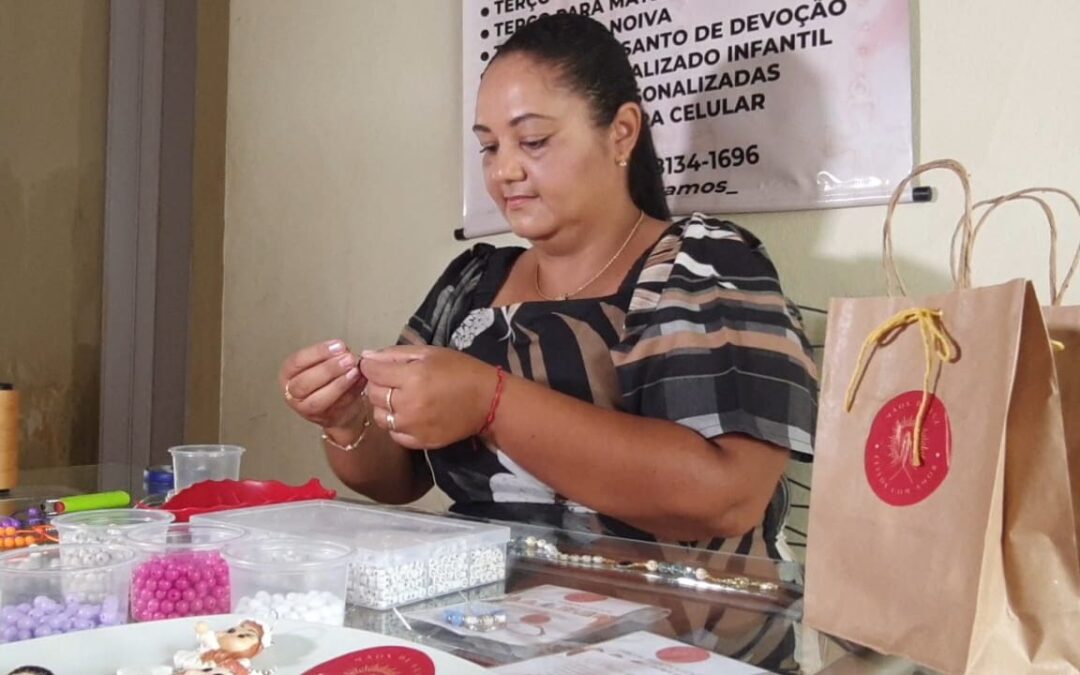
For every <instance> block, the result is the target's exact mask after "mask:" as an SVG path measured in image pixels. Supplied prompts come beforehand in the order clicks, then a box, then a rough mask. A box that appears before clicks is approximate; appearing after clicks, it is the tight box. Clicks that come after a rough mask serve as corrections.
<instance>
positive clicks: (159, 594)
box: [154, 591, 166, 600]
mask: <svg viewBox="0 0 1080 675" xmlns="http://www.w3.org/2000/svg"><path fill="white" fill-rule="evenodd" d="M165 595H166V593H165V591H154V597H155V598H157V599H158V600H164V599H165Z"/></svg>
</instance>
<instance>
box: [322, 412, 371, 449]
mask: <svg viewBox="0 0 1080 675" xmlns="http://www.w3.org/2000/svg"><path fill="white" fill-rule="evenodd" d="M370 426H371V416H367V417H365V418H364V425H363V426H362V427H360V435H359V436H357V437H356V440H355V441H353V442H352V443H349V444H348V445H342V444H340V443H338V442H337V441H335V440H334V439H332V438H330V435H329V434H327V433H326V431H325V430H324V431H323V434H322V439H323V440H324V441H325V442H326V444H327V445H329V446H332V447H335V448H337V449H338V450H344V451H345V452H350V451H352V450H355V449H356V448H357V446H359V445H360V444H361V443H362V442H363V441H364V437H365V436H367V432H368V427H370Z"/></svg>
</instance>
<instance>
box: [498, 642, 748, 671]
mask: <svg viewBox="0 0 1080 675" xmlns="http://www.w3.org/2000/svg"><path fill="white" fill-rule="evenodd" d="M491 672H493V673H498V675H608V674H609V673H619V674H620V675H763V674H767V673H768V672H769V671H767V670H762V669H761V668H758V667H756V666H751V665H748V664H745V663H742V662H741V661H736V660H734V659H729V658H727V657H726V656H720V655H719V654H714V653H712V652H710V651H708V650H706V649H702V648H700V647H691V646H690V645H686V644H683V643H681V642H676V641H675V640H670V639H668V638H665V637H660V636H659V635H653V634H652V633H646V632H644V631H640V632H637V633H630V634H629V635H624V636H622V637H619V638H616V639H614V640H608V641H607V642H601V643H599V644H595V645H589V646H588V647H582V648H580V649H575V650H572V651H569V652H564V653H562V654H553V655H551V656H541V657H540V658H536V659H529V660H528V661H522V662H520V663H513V664H510V665H507V666H501V667H499V668H493V669H492V670H491Z"/></svg>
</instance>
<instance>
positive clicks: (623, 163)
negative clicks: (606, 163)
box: [617, 159, 626, 167]
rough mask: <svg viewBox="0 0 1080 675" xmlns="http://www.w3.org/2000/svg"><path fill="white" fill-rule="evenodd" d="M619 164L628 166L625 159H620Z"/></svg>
mask: <svg viewBox="0 0 1080 675" xmlns="http://www.w3.org/2000/svg"><path fill="white" fill-rule="evenodd" d="M617 164H618V165H619V166H622V167H625V166H626V160H625V159H620V160H619V161H618V162H617Z"/></svg>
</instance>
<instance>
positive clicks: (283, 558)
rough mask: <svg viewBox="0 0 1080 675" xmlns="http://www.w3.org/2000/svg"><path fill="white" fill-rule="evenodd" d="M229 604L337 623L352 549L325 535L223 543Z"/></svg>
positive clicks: (242, 610)
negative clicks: (320, 538) (322, 537)
mask: <svg viewBox="0 0 1080 675" xmlns="http://www.w3.org/2000/svg"><path fill="white" fill-rule="evenodd" d="M223 554H224V556H225V560H226V561H227V562H228V563H229V573H230V575H231V577H232V599H233V605H232V610H233V612H235V613H237V614H243V615H245V616H253V617H255V618H257V619H258V618H266V619H272V618H274V617H277V618H281V619H294V620H298V621H309V622H312V623H325V624H330V625H333V626H341V625H344V623H345V589H346V585H347V580H348V575H349V562H350V560H351V559H352V549H351V548H349V547H348V546H344V545H342V544H337V543H334V542H331V541H313V540H310V539H258V540H250V539H249V540H247V541H242V542H240V543H236V544H230V545H229V546H226V547H225V549H224V551H223Z"/></svg>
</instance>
